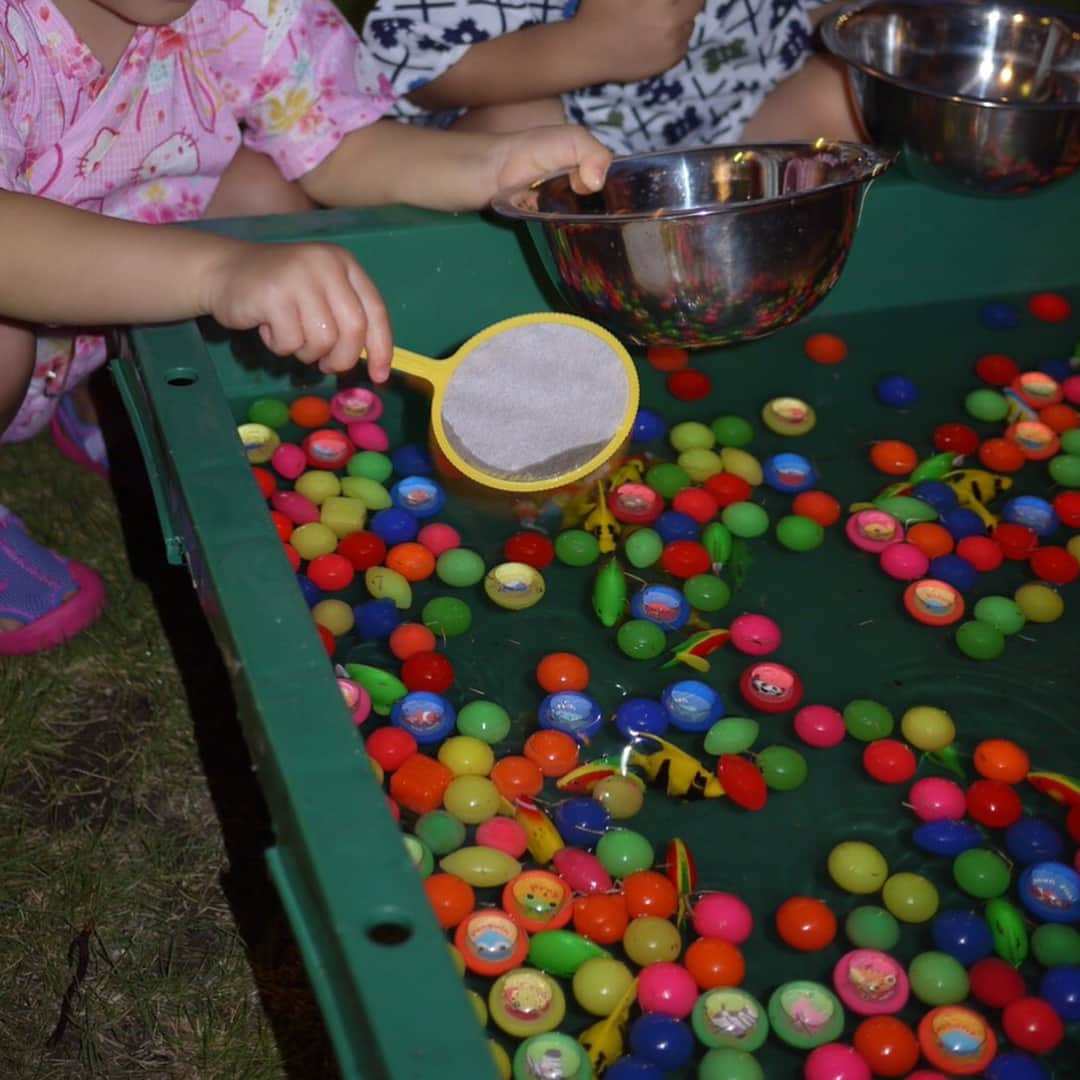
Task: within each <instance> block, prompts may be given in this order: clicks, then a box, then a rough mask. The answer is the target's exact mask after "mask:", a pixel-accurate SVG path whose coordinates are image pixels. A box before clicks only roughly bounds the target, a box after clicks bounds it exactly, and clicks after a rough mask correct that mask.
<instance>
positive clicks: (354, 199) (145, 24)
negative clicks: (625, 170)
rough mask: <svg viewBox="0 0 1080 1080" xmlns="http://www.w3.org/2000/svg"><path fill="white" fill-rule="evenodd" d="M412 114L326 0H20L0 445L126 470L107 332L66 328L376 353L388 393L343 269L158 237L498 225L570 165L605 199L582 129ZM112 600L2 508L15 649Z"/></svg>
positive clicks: (0, 276)
mask: <svg viewBox="0 0 1080 1080" xmlns="http://www.w3.org/2000/svg"><path fill="white" fill-rule="evenodd" d="M393 103H394V95H393V93H392V91H391V89H390V87H389V84H388V83H387V81H386V80H385V78H384V77H382V76H381V75H380V73H379V72H378V70H377V68H376V67H374V66H373V65H372V64H371V63H370V61H369V58H368V56H367V54H366V52H365V51H364V49H363V47H362V46H361V45H360V43H359V40H358V38H357V36H356V34H355V33H354V32H353V31H352V29H351V28H350V27H349V26H348V24H347V23H346V22H345V20H344V19H343V18H342V16H341V15H340V14H339V12H338V11H337V10H336V9H335V8H334V7H333V6H332V5H331V4H330V3H329V2H328V0H0V236H2V237H3V238H4V242H5V245H4V246H5V251H4V259H3V260H2V267H0V432H3V433H4V434H3V440H2V441H8V442H10V441H16V440H19V439H26V438H29V437H31V436H33V435H34V434H36V433H37V432H39V431H41V430H42V429H43V428H44V427H46V426H51V427H52V431H53V435H54V437H55V439H56V441H57V443H58V445H59V446H60V447H61V449H63V450H64V451H65V452H66V453H68V454H69V456H72V457H74V458H76V459H77V460H79V461H81V462H82V463H83V464H85V465H87V466H89V467H92V468H95V469H96V470H98V471H100V472H104V471H107V469H108V461H107V457H106V455H105V452H104V444H103V440H102V438H101V434H100V431H99V429H98V428H97V427H96V424H95V423H94V421H93V418H92V415H91V414H90V413H88V412H87V411H86V410H85V408H82V407H80V404H79V402H78V401H76V399H75V393H74V392H73V391H74V389H75V388H76V387H78V385H79V383H80V382H81V381H82V380H83V379H85V377H86V376H87V375H88V374H90V373H91V372H92V371H94V370H95V369H96V368H98V367H100V366H101V365H102V364H103V363H104V361H105V359H106V347H105V342H104V338H103V337H102V334H101V331H100V330H96V329H90V330H87V331H86V332H83V331H81V330H65V329H62V328H61V327H60V326H58V325H57V324H63V325H64V326H68V327H70V326H77V327H90V328H98V327H104V326H108V325H116V324H125V323H134V322H148V321H154V322H156V321H162V320H170V319H179V318H187V317H193V316H196V315H199V314H211V315H213V316H214V317H215V318H217V319H218V320H219V321H220V322H222V323H223V325H225V326H227V327H231V328H234V329H245V328H256V327H257V328H258V329H259V331H260V333H261V335H262V337H263V340H264V341H265V343H266V344H267V345H268V347H269V348H271V349H272V350H273V351H274V352H276V353H278V354H279V355H293V354H294V355H296V356H297V358H298V359H300V360H301V361H303V362H305V363H318V364H320V366H321V367H322V368H323V370H325V371H333V372H337V371H342V370H345V369H346V368H347V367H350V366H352V365H353V364H354V363H355V362H356V359H357V357H358V355H359V353H360V351H361V349H362V348H363V347H364V346H365V343H366V347H367V349H368V353H369V370H370V373H371V376H372V377H373V378H374V379H375V380H377V381H381V380H384V379H386V378H387V376H388V374H389V365H390V356H391V352H392V345H391V339H390V328H389V325H388V321H387V316H386V311H385V308H384V307H383V306H382V302H381V299H380V298H379V296H378V293H377V291H376V289H375V287H374V286H373V285H372V283H371V282H370V281H369V280H368V279H367V277H366V276H365V275H364V273H363V271H362V270H361V269H360V267H359V266H358V265H357V264H356V263H355V261H354V260H353V259H352V258H351V257H350V256H348V255H347V254H346V253H345V252H343V251H341V250H340V249H338V248H333V247H330V248H328V247H323V246H319V245H300V246H292V245H290V246H287V247H280V248H270V249H268V248H266V247H259V248H258V249H257V250H253V249H252V248H251V247H249V246H248V245H243V244H237V243H236V242H234V241H225V240H223V239H221V238H216V237H210V236H209V235H206V234H201V233H189V232H188V231H187V230H172V229H168V228H153V226H161V225H163V224H165V223H170V222H181V221H191V220H195V219H198V218H202V217H207V216H236V215H240V214H243V213H246V212H267V211H270V212H274V211H278V210H282V211H287V210H290V209H302V208H304V207H305V206H308V205H312V204H318V205H322V206H364V205H377V204H387V203H407V204H412V205H416V206H423V207H428V208H431V209H437V210H450V211H454V210H468V209H479V208H481V207H483V206H484V205H485V204H486V203H487V202H488V201H489V200H490V199H491V197H492V196H493V195H494V194H495V193H496V192H497V191H499V190H502V189H505V188H513V187H517V186H521V185H524V184H527V183H529V182H530V181H532V180H533V179H536V178H537V177H539V176H541V175H543V174H546V173H549V172H554V171H563V170H566V171H571V172H572V173H573V179H574V183H575V185H576V186H578V187H579V190H581V191H594V190H598V189H599V188H600V187H601V186H602V184H603V180H604V175H605V172H606V169H607V165H608V161H609V159H610V154H609V152H608V151H607V150H606V149H605V148H604V147H603V146H602V145H601V144H600V143H598V142H596V140H594V139H593V138H591V137H590V136H589V135H588V134H587V133H585V132H584V131H583V130H582V129H580V128H578V127H574V126H565V125H563V126H552V127H546V128H543V129H540V130H537V131H531V132H528V133H526V134H518V135H491V134H482V133H449V132H440V131H431V130H423V129H420V128H412V127H409V126H406V125H402V124H398V123H396V122H394V121H393V120H389V119H383V117H384V115H385V114H386V112H387V111H388V110H389V109H390V107H391V106H392V105H393ZM57 204H66V206H60V205H57ZM88 212H89V213H88ZM97 215H104V217H99V216H97ZM108 218H123V219H127V223H122V222H114V221H109V220H107V219H108ZM135 223H142V224H135ZM103 604H104V589H103V587H102V584H101V582H100V579H99V578H98V576H97V575H96V574H95V573H94V571H93V570H91V569H90V568H89V567H86V566H81V565H76V564H73V563H72V562H70V561H68V560H66V559H64V558H63V557H61V556H60V555H57V554H55V553H53V552H51V551H49V550H47V549H45V548H43V547H41V546H40V545H38V544H37V543H36V542H35V541H34V540H33V539H32V538H31V537H30V536H29V535H28V534H27V532H26V530H25V528H24V527H23V525H22V523H21V522H20V521H19V519H18V518H16V517H15V516H14V515H13V514H11V513H10V511H8V510H6V509H4V508H2V507H0V655H4V654H14V653H27V652H36V651H39V650H41V649H45V648H50V647H52V646H54V645H56V644H58V643H59V642H60V641H62V640H64V639H66V638H68V637H70V636H71V635H72V634H74V633H77V632H78V631H79V630H81V629H82V628H83V627H85V626H86V625H88V624H89V623H90V622H92V621H93V620H94V618H96V617H97V615H98V614H99V613H100V611H101V609H102V607H103Z"/></svg>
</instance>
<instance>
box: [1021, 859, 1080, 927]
mask: <svg viewBox="0 0 1080 1080" xmlns="http://www.w3.org/2000/svg"><path fill="white" fill-rule="evenodd" d="M1017 892H1018V893H1019V894H1020V902H1021V903H1022V904H1023V905H1024V907H1026V908H1027V909H1028V911H1030V912H1031V914H1032V915H1034V916H1035V917H1036V918H1038V919H1042V920H1043V921H1044V922H1053V923H1075V922H1080V874H1078V873H1077V872H1076V871H1075V870H1074V869H1073V868H1072V867H1071V866H1066V865H1065V864H1064V863H1059V862H1041V863H1034V864H1033V865H1032V866H1029V867H1028V868H1027V869H1026V870H1025V871H1024V872H1023V873H1022V874H1021V875H1020V880H1019V881H1018V882H1017Z"/></svg>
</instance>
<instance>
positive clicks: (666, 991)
mask: <svg viewBox="0 0 1080 1080" xmlns="http://www.w3.org/2000/svg"><path fill="white" fill-rule="evenodd" d="M697 998H698V985H697V983H696V982H694V977H693V975H691V974H690V972H689V971H687V970H686V968H684V967H683V966H682V964H670V963H666V962H661V963H659V964H650V965H649V966H648V967H645V968H642V969H641V972H640V973H639V975H638V1004H639V1005H640V1006H641V1011H642V1012H647V1013H649V1012H653V1013H663V1014H664V1015H665V1016H674V1017H676V1018H677V1019H679V1020H682V1019H684V1018H685V1017H687V1016H689V1015H690V1013H691V1012H693V1010H694V1004H695V1002H696V1001H697Z"/></svg>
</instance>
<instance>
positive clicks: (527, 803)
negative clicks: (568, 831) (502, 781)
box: [514, 798, 566, 866]
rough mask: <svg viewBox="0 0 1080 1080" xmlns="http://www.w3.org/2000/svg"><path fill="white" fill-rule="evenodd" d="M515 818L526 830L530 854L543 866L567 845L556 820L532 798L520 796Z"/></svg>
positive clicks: (516, 805) (515, 809)
mask: <svg viewBox="0 0 1080 1080" xmlns="http://www.w3.org/2000/svg"><path fill="white" fill-rule="evenodd" d="M514 820H515V821H516V822H517V823H518V824H519V825H520V826H521V827H522V828H523V829H524V830H525V839H526V842H527V844H528V848H529V854H530V855H531V856H532V857H533V858H534V859H535V860H536V861H537V862H538V863H540V865H541V866H546V865H547V864H548V863H549V862H551V860H552V859H553V858H554V857H555V852H556V851H559V850H560V849H561V848H564V847H566V845H565V844H564V843H563V838H562V837H561V836H560V835H559V830H558V829H556V828H555V824H554V822H553V821H552V820H551V818H549V817H548V816H547V814H545V813H544V811H543V810H541V809H540V807H539V806H537V805H536V803H534V802H533V801H532V800H531V799H525V798H519V799H518V800H517V801H516V803H515V805H514Z"/></svg>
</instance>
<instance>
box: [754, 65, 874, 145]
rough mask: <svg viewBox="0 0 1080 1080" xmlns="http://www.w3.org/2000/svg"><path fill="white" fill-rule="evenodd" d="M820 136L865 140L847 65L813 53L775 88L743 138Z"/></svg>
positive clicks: (769, 139)
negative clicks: (856, 112)
mask: <svg viewBox="0 0 1080 1080" xmlns="http://www.w3.org/2000/svg"><path fill="white" fill-rule="evenodd" d="M817 138H826V139H848V140H851V141H853V142H863V141H865V139H866V136H865V135H864V134H863V132H862V130H861V128H860V125H859V122H858V119H857V118H856V116H855V112H854V109H853V108H852V105H851V96H850V92H849V91H848V86H847V76H846V73H845V71H844V65H843V64H842V63H841V62H839V61H836V60H833V59H832V58H830V57H824V56H811V57H810V59H809V60H807V61H806V63H805V64H804V65H803V66H802V68H801V69H800V70H799V71H798V72H797V73H796V74H794V75H792V76H791V78H790V79H785V80H784V81H783V82H782V83H780V85H779V86H777V87H776V89H775V90H773V92H772V93H771V94H770V95H769V96H768V97H767V98H766V99H765V100H764V101H763V102H762V103H761V106H760V108H759V109H758V111H757V112H756V113H754V115H753V116H752V117H751V118H750V121H749V123H748V124H747V125H746V127H745V128H744V129H743V133H742V138H741V140H740V141H741V142H744V143H754V142H782V141H784V140H785V139H792V140H808V139H817Z"/></svg>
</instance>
